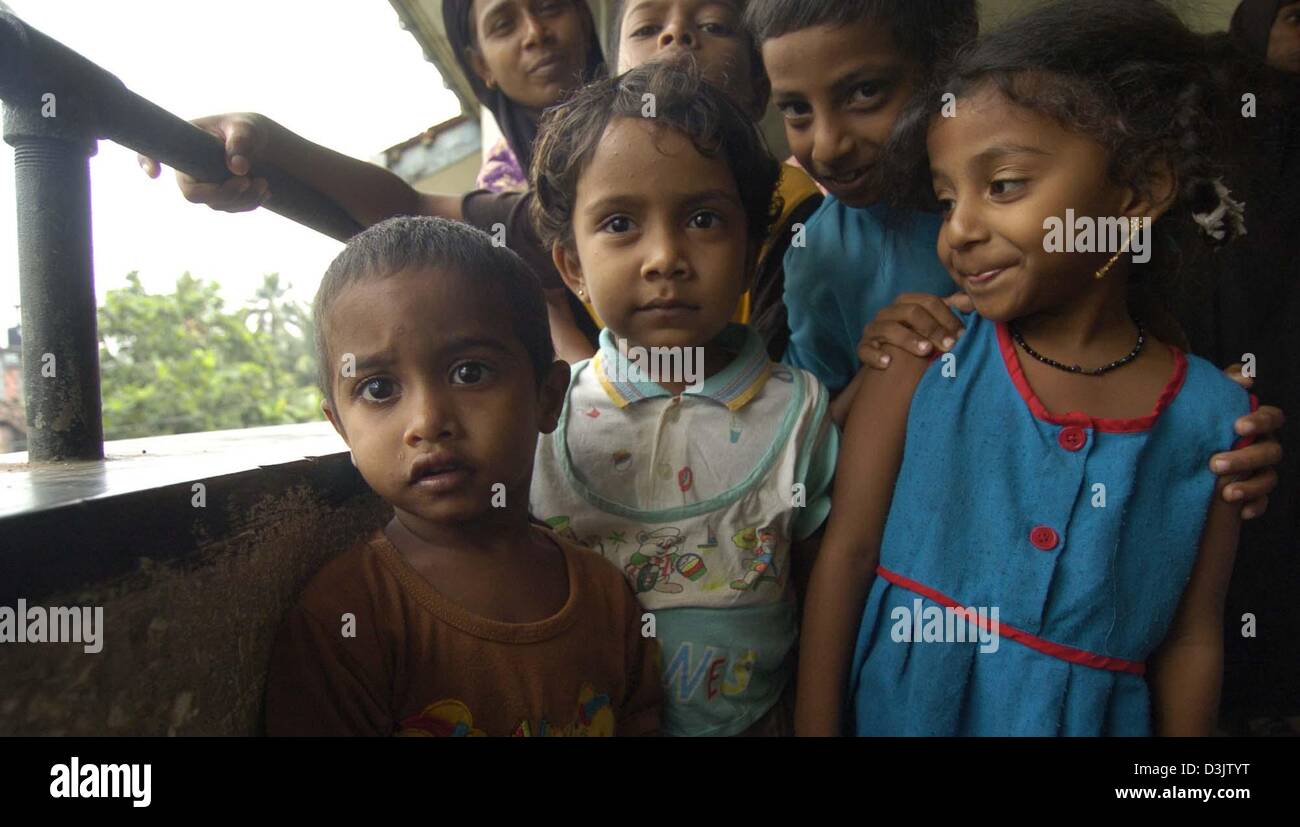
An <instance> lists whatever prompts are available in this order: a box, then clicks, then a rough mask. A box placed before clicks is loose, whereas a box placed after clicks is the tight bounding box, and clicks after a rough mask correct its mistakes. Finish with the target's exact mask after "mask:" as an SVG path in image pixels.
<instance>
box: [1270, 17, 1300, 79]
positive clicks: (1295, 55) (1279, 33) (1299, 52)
mask: <svg viewBox="0 0 1300 827" xmlns="http://www.w3.org/2000/svg"><path fill="white" fill-rule="evenodd" d="M1268 65H1269V66H1272V67H1273V68H1274V69H1277V70H1279V71H1282V72H1290V73H1291V74H1295V75H1300V0H1297V1H1296V2H1294V3H1284V4H1283V5H1282V8H1280V9H1278V10H1277V17H1276V18H1274V19H1273V30H1272V31H1271V32H1270V33H1269V37H1268Z"/></svg>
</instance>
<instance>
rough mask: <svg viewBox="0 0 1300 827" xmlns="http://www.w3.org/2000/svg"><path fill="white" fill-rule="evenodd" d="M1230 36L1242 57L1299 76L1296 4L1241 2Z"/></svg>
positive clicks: (1293, 0) (1299, 5) (1289, 0)
mask: <svg viewBox="0 0 1300 827" xmlns="http://www.w3.org/2000/svg"><path fill="white" fill-rule="evenodd" d="M1230 33H1231V35H1232V40H1233V42H1234V43H1235V44H1236V46H1237V48H1239V49H1240V50H1241V51H1242V52H1244V53H1245V54H1247V55H1250V56H1252V57H1253V58H1255V59H1256V60H1259V61H1260V62H1262V63H1266V64H1267V65H1269V66H1271V67H1272V68H1274V69H1276V70H1277V71H1279V72H1286V73H1288V74H1293V75H1300V0H1245V2H1243V3H1242V4H1241V5H1240V6H1238V7H1237V11H1236V13H1235V14H1233V16H1232V28H1231V30H1230Z"/></svg>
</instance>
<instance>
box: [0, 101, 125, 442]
mask: <svg viewBox="0 0 1300 827" xmlns="http://www.w3.org/2000/svg"><path fill="white" fill-rule="evenodd" d="M52 94H55V100H57V99H58V95H59V93H52ZM64 101H65V105H71V103H72V101H71V100H70V99H68V98H66V97H65V98H64ZM50 111H51V110H50V109H48V108H46V110H45V112H44V113H42V111H41V109H40V108H39V107H33V106H30V105H28V106H13V105H11V104H9V103H6V104H5V107H4V139H5V141H6V142H7V143H9V144H10V145H12V146H13V148H14V180H15V184H16V191H17V196H18V273H19V289H20V290H21V291H22V325H23V393H24V395H25V397H26V407H27V450H28V457H29V459H30V460H31V461H32V462H50V461H58V460H76V459H89V460H95V459H103V458H104V426H103V422H102V418H101V413H102V410H101V400H100V385H99V337H98V335H97V327H96V322H95V279H94V269H93V265H92V260H91V227H90V156H91V155H93V154H94V153H95V148H96V145H95V141H94V139H93V138H89V137H87V136H86V135H85V130H84V128H83V127H84V124H78V123H76V119H75V117H65V118H63V119H60V118H58V117H46V115H48V114H49V113H50Z"/></svg>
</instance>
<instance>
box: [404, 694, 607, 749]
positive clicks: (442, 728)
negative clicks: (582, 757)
mask: <svg viewBox="0 0 1300 827" xmlns="http://www.w3.org/2000/svg"><path fill="white" fill-rule="evenodd" d="M577 707H578V708H577V711H576V713H575V714H574V717H573V721H572V723H570V724H569V725H567V726H563V727H556V726H552V725H551V724H550V722H549V721H548V720H547V719H546V718H545V717H543V718H542V719H541V720H539V721H538V722H537V723H536V724H534V723H533V722H531V721H528V720H523V721H520V722H519V723H518V724H516V725H515V728H514V730H512V731H511V732H510V735H511V736H513V737H516V738H536V737H567V738H573V737H578V738H584V737H606V738H607V737H611V736H613V735H614V708H613V705H612V704H611V703H610V700H609V695H607V694H604V693H597V692H596V690H595V689H594V688H593V687H592V685H591V684H589V683H584V684H583V685H582V687H581V688H580V689H579V690H578V704H577ZM396 734H397V735H399V736H421V737H442V738H447V737H451V738H458V737H472V736H484V735H487V734H488V733H486V732H484V731H483V730H481V729H476V728H475V727H474V716H473V715H472V714H471V713H470V711H469V707H467V706H465V704H463V703H461V702H460V701H457V700H454V699H450V698H449V699H446V700H442V701H436V702H434V703H431V704H429V705H428V706H426V707H425V708H424V709H423V710H422V711H421V712H419V713H417V714H415V715H412V716H411V717H409V718H407V719H406V720H404V721H402V724H401V728H400V729H398V731H397V733H396Z"/></svg>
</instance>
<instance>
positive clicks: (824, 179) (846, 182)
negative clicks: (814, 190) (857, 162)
mask: <svg viewBox="0 0 1300 827" xmlns="http://www.w3.org/2000/svg"><path fill="white" fill-rule="evenodd" d="M870 172H871V164H867V165H866V166H861V167H857V168H856V169H850V170H845V171H844V172H842V173H839V174H837V175H831V174H828V173H819V174H818V175H817V178H818V180H819V181H821V183H822V184H823V185H825V187H826V188H827V189H828V190H831V191H832V192H848V191H850V190H856V189H857V188H858V187H860V186H861V185H862V184H864V183H865V182H866V179H867V175H868V173H870Z"/></svg>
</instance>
